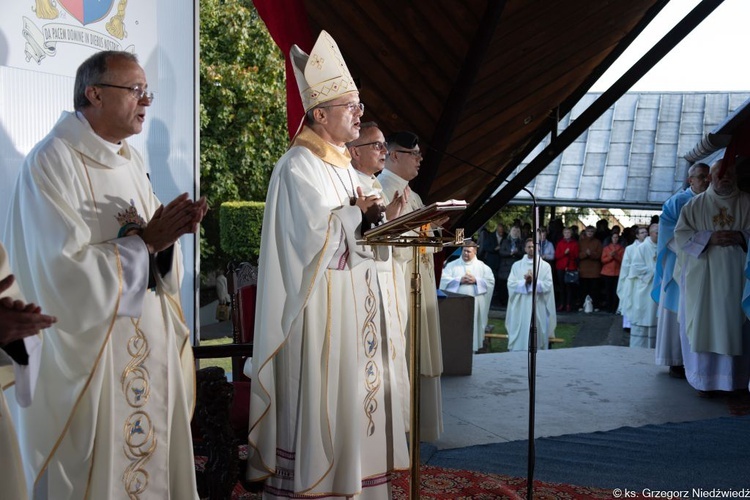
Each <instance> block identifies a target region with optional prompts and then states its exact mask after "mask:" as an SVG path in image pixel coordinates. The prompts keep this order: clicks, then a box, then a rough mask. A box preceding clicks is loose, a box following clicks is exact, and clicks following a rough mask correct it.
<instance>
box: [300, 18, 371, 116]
mask: <svg viewBox="0 0 750 500" xmlns="http://www.w3.org/2000/svg"><path fill="white" fill-rule="evenodd" d="M289 57H291V59H292V67H293V68H294V76H295V78H296V79H297V86H298V87H299V93H300V96H301V97H302V106H303V107H304V108H305V113H307V112H308V111H310V110H311V109H312V108H314V107H315V106H317V105H319V104H322V103H324V102H328V101H332V100H333V99H336V98H338V97H341V96H342V95H344V94H348V93H350V92H357V86H356V85H355V84H354V79H353V78H352V75H351V73H349V68H347V67H346V62H344V56H342V55H341V51H340V50H339V46H338V45H336V41H335V40H334V39H333V38H332V37H331V35H329V34H328V32H326V31H325V30H324V31H321V32H320V35H319V36H318V40H317V41H316V42H315V46H313V49H312V51H310V55H309V56H308V55H307V54H305V52H304V51H302V49H300V48H299V47H297V46H296V45H292V49H291V50H290V51H289Z"/></svg>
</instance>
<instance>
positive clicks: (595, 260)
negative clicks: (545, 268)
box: [578, 221, 606, 311]
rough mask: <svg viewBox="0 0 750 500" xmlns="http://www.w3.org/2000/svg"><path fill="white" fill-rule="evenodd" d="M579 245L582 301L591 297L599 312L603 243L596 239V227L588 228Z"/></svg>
mask: <svg viewBox="0 0 750 500" xmlns="http://www.w3.org/2000/svg"><path fill="white" fill-rule="evenodd" d="M604 222H605V223H606V221H604ZM578 245H579V254H578V258H579V263H578V268H579V271H580V277H581V284H580V287H579V290H580V301H581V303H583V301H584V299H585V298H586V296H587V295H588V296H590V297H591V301H592V302H593V305H594V310H595V311H598V310H599V304H600V302H601V283H600V282H601V276H602V260H601V259H602V242H601V241H599V239H597V238H596V236H595V234H594V226H588V227H586V231H585V232H584V234H583V235H582V236H581V239H580V240H579V241H578Z"/></svg>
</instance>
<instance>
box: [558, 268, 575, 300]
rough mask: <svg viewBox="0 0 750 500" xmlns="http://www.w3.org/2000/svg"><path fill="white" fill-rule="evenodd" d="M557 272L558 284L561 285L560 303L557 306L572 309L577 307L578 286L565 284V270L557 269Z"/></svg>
mask: <svg viewBox="0 0 750 500" xmlns="http://www.w3.org/2000/svg"><path fill="white" fill-rule="evenodd" d="M556 271H557V272H556V273H555V274H557V282H558V283H559V284H560V301H559V302H558V303H557V305H558V306H560V307H563V308H571V307H572V306H573V305H575V298H576V290H577V289H578V285H575V284H571V283H565V269H556Z"/></svg>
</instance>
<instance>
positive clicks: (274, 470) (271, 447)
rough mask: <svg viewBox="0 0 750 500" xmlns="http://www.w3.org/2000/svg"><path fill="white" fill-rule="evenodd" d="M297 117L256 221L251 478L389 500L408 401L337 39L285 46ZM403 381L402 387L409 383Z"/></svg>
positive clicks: (289, 492)
mask: <svg viewBox="0 0 750 500" xmlns="http://www.w3.org/2000/svg"><path fill="white" fill-rule="evenodd" d="M290 58H291V62H292V65H293V67H294V73H295V77H296V79H297V85H298V86H299V90H300V94H301V96H302V103H303V106H304V109H305V113H306V114H305V118H304V126H303V127H302V129H301V131H300V133H299V134H298V135H297V136H296V137H295V138H294V140H293V142H292V145H291V147H290V148H289V150H288V151H287V152H286V153H285V154H284V155H283V156H282V157H281V158H280V159H279V161H278V162H277V163H276V166H275V167H274V170H273V173H272V175H271V180H270V183H269V186H268V195H267V197H266V209H265V215H264V218H263V232H262V235H261V249H260V262H259V275H258V290H262V291H263V292H262V293H260V294H259V295H258V302H257V304H256V321H255V346H254V348H255V352H254V356H253V362H252V389H251V401H250V434H249V446H250V448H249V450H248V453H249V457H248V462H249V463H248V466H249V469H248V477H249V478H250V479H251V480H264V481H265V484H264V492H263V495H264V498H292V497H294V498H298V497H303V496H304V498H344V497H345V498H352V497H355V498H358V497H359V496H360V495H361V497H362V498H383V499H385V498H389V497H390V495H391V492H390V480H391V473H392V472H393V471H394V470H399V469H402V470H404V469H407V468H408V467H409V453H408V450H407V446H406V430H405V428H404V418H403V415H404V412H403V410H402V409H401V402H402V400H403V398H402V396H401V394H400V391H401V390H402V388H401V387H399V385H398V378H397V375H396V369H395V368H394V360H393V358H392V357H391V351H390V344H391V336H392V335H400V332H392V331H391V330H390V329H389V325H390V321H388V320H387V318H386V314H387V312H388V311H387V310H386V308H385V307H384V298H383V294H382V293H381V289H380V286H379V281H378V270H377V266H376V262H375V259H374V255H373V249H372V248H369V247H365V246H363V245H360V244H359V243H358V241H360V239H361V238H362V230H363V228H364V227H366V226H367V225H369V224H371V223H376V222H377V221H379V220H380V214H381V211H382V210H385V207H384V206H383V200H382V199H381V198H379V197H378V196H377V195H376V194H372V195H365V194H364V193H363V191H364V190H363V188H362V187H361V186H360V183H359V181H358V180H357V173H356V171H354V169H353V168H352V166H351V156H350V155H349V152H348V151H347V149H346V146H345V144H346V143H347V142H351V141H353V140H355V139H357V138H358V137H359V129H360V119H361V117H362V114H363V111H364V106H363V104H362V103H361V102H360V100H359V92H358V91H357V88H356V86H355V84H354V80H353V79H352V76H351V74H350V73H349V70H348V69H347V66H346V63H345V62H344V59H343V57H342V55H341V52H340V51H339V48H338V46H337V45H336V42H335V41H334V40H333V38H331V36H330V35H329V34H328V33H326V32H325V31H323V32H321V34H320V36H319V37H318V40H317V41H316V43H315V45H314V46H313V49H312V51H311V52H310V55H309V56H308V54H306V53H304V52H303V51H302V50H300V49H299V48H298V47H297V46H296V45H295V46H293V47H292V49H291V54H290ZM404 389H406V390H408V388H404Z"/></svg>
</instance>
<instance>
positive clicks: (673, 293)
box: [651, 188, 695, 366]
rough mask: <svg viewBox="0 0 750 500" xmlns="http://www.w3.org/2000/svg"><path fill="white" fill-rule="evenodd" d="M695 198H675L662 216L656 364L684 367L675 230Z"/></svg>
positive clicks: (654, 294) (687, 194) (688, 194)
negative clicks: (680, 217) (679, 315)
mask: <svg viewBox="0 0 750 500" xmlns="http://www.w3.org/2000/svg"><path fill="white" fill-rule="evenodd" d="M693 196H695V193H694V192H693V190H692V189H691V188H687V189H685V190H684V191H680V192H679V193H677V194H675V195H673V196H672V197H671V198H669V199H668V200H667V201H665V202H664V205H663V206H662V209H661V216H660V217H659V241H658V243H657V249H656V271H655V273H654V286H653V288H652V289H651V298H652V299H654V301H656V302H658V304H659V306H658V309H657V313H656V317H657V319H656V364H657V365H664V366H682V343H681V342H680V324H679V322H678V321H677V310H678V308H679V303H680V287H679V284H678V282H677V276H675V274H674V268H675V264H676V263H677V253H676V252H675V251H676V248H677V246H676V245H675V242H674V228H675V226H676V225H677V218H678V217H679V216H680V211H681V210H682V207H684V206H685V204H686V203H687V202H688V201H690V199H691V198H692V197H693Z"/></svg>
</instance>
